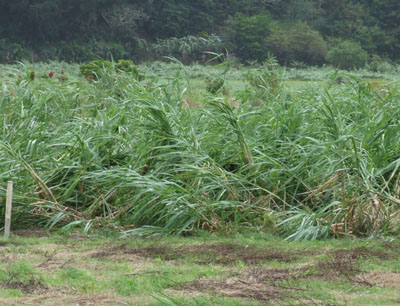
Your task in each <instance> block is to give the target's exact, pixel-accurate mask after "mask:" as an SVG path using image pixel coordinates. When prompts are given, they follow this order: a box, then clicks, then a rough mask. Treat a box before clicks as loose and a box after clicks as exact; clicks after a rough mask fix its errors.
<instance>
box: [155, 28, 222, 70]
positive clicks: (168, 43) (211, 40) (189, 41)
mask: <svg viewBox="0 0 400 306" xmlns="http://www.w3.org/2000/svg"><path fill="white" fill-rule="evenodd" d="M223 47H224V45H223V43H222V40H221V39H220V38H219V37H218V36H217V35H214V34H212V35H204V34H203V36H191V35H189V36H185V37H182V38H176V37H171V38H168V39H164V40H157V42H156V43H155V44H153V45H152V52H153V53H154V54H155V55H156V56H157V57H162V56H173V57H176V58H178V59H180V60H182V61H184V62H185V63H190V62H193V61H195V60H199V59H201V57H203V56H205V52H214V53H220V52H221V51H222V49H223Z"/></svg>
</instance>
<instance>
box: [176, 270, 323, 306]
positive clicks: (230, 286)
mask: <svg viewBox="0 0 400 306" xmlns="http://www.w3.org/2000/svg"><path fill="white" fill-rule="evenodd" d="M307 270H308V269H307V268H297V269H262V268H252V269H248V270H246V271H243V272H242V273H238V272H235V273H231V274H230V276H229V277H228V278H226V279H221V280H210V279H202V280H198V281H194V282H190V283H185V284H181V285H180V286H179V289H180V290H182V289H183V290H186V291H187V290H189V291H191V292H193V291H194V292H211V293H213V294H216V295H219V296H226V297H233V298H243V299H250V300H256V301H258V302H260V303H261V304H262V305H265V304H280V302H282V301H284V300H290V299H293V298H296V296H295V292H298V291H306V290H305V289H302V288H297V287H293V286H290V285H288V282H287V281H289V280H293V279H298V278H303V277H305V276H306V271H307ZM296 299H297V298H296ZM310 302H311V301H308V300H307V299H305V300H304V305H309V304H310ZM314 304H315V303H314Z"/></svg>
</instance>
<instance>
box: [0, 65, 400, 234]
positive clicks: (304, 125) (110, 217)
mask: <svg viewBox="0 0 400 306" xmlns="http://www.w3.org/2000/svg"><path fill="white" fill-rule="evenodd" d="M174 67H176V66H174ZM171 69H172V68H171ZM176 69H182V68H179V67H178V68H176ZM269 69H271V68H269ZM13 71H14V72H13V73H15V74H16V75H18V74H19V72H18V71H17V70H13ZM176 71H177V70H176ZM176 71H171V74H170V76H171V75H174V76H175V77H173V78H171V79H170V80H153V81H152V80H146V81H143V82H139V81H137V80H136V79H135V78H133V77H132V76H131V75H130V74H124V73H121V72H118V73H117V72H113V71H110V72H109V73H108V74H105V75H103V76H102V77H101V78H99V79H98V80H93V81H92V82H87V81H85V80H84V78H83V77H70V78H69V79H68V80H67V81H64V82H60V81H59V80H57V79H55V78H47V79H46V78H43V79H40V80H37V79H36V80H33V81H32V80H29V79H26V80H25V79H24V80H19V81H18V82H14V81H9V82H3V83H2V87H1V92H0V120H1V124H2V128H1V133H0V148H1V149H0V197H1V198H3V197H4V193H5V192H4V190H3V189H2V187H3V186H5V183H6V181H7V180H9V179H12V180H14V182H15V186H16V195H15V205H16V210H15V213H14V217H15V220H13V224H14V225H15V226H22V225H24V224H26V223H29V224H40V225H47V226H55V225H57V226H58V225H62V226H65V227H66V228H70V227H73V226H82V227H83V228H84V229H85V230H89V229H90V228H91V227H93V226H96V227H99V226H102V227H104V226H107V227H112V228H116V229H118V230H121V231H124V233H127V234H133V233H136V234H151V233H168V234H181V233H188V232H190V231H193V230H195V229H207V230H210V231H232V230H236V229H238V228H243V227H247V228H256V229H258V230H262V229H271V228H274V227H277V228H278V229H279V230H280V231H281V232H283V233H285V234H286V235H287V236H288V237H290V238H291V239H312V238H322V237H327V236H329V235H335V236H339V235H370V234H380V233H392V232H395V231H398V230H399V214H398V212H399V205H400V176H399V166H400V142H399V139H400V122H399V121H400V120H399V118H400V114H399V112H400V109H399V102H398V101H399V97H400V90H399V86H398V83H391V84H389V85H388V86H387V87H386V88H381V89H374V88H373V87H372V86H371V85H370V84H369V82H367V81H363V80H361V79H358V78H356V77H352V76H348V75H343V76H342V79H343V82H341V83H338V82H334V81H331V80H327V82H326V86H323V87H321V86H314V85H312V84H310V85H309V86H307V88H305V89H299V90H296V91H295V90H291V89H289V88H287V87H285V85H284V83H281V82H279V86H275V87H274V90H270V88H266V87H265V86H264V87H259V88H257V89H254V88H251V87H248V88H246V89H245V90H241V91H240V92H236V94H235V95H233V96H224V95H223V94H221V93H216V94H209V93H204V95H203V96H202V98H201V101H198V106H199V107H193V108H190V107H186V106H185V103H184V101H185V90H190V88H187V86H188V84H189V86H190V82H189V80H186V79H185V78H184V77H182V74H180V73H177V72H176ZM254 73H256V72H254ZM265 75H267V74H264V75H263V76H265ZM273 75H274V76H275V77H276V76H277V75H280V73H275V74H273ZM277 81H278V80H274V84H275V83H276V82H277ZM266 83H268V82H267V81H266ZM276 84H278V83H276ZM185 87H186V88H185ZM264 91H268V92H267V94H266V92H264ZM236 96H237V97H238V98H236Z"/></svg>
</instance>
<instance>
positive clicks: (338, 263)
mask: <svg viewBox="0 0 400 306" xmlns="http://www.w3.org/2000/svg"><path fill="white" fill-rule="evenodd" d="M18 235H20V236H18ZM399 251H400V244H399V241H394V240H391V239H386V240H382V239H379V240H377V239H341V240H327V241H313V242H310V241H307V242H297V243H295V242H287V241H283V240H282V239H281V238H278V237H276V236H273V235H270V234H254V233H252V234H236V235H233V236H225V237H222V236H218V235H210V234H206V233H202V234H201V233H200V234H199V235H197V236H192V237H185V238H179V237H162V238H152V239H141V238H135V239H132V238H130V237H129V238H118V237H117V236H114V237H113V236H109V237H106V236H104V234H103V235H100V236H99V235H91V236H86V235H82V234H81V233H79V232H73V233H70V234H68V235H60V234H54V233H53V234H51V235H47V233H46V232H44V231H42V230H36V231H34V230H32V231H17V232H16V235H14V236H13V237H12V239H11V240H9V241H4V240H3V241H0V256H1V261H0V303H1V305H160V306H161V305H386V306H387V305H398V304H399V303H400V255H399V254H400V253H399Z"/></svg>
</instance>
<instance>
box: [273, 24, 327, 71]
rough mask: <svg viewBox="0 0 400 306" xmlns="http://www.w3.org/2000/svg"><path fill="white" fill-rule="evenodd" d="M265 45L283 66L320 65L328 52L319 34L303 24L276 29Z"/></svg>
mask: <svg viewBox="0 0 400 306" xmlns="http://www.w3.org/2000/svg"><path fill="white" fill-rule="evenodd" d="M266 45H267V46H268V49H269V51H271V52H272V53H273V54H274V55H275V56H276V57H277V58H278V60H279V61H280V62H281V63H283V64H289V63H292V62H294V61H295V62H303V63H306V64H308V65H321V64H323V63H324V62H325V58H326V54H327V51H328V46H327V43H326V42H325V41H324V39H323V38H322V36H321V34H320V33H318V32H317V31H314V30H312V29H311V28H310V27H309V26H308V25H307V24H305V23H298V24H295V25H294V26H291V27H289V28H277V29H276V30H274V31H273V32H272V33H271V34H270V35H269V36H268V37H267V38H266Z"/></svg>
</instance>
